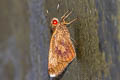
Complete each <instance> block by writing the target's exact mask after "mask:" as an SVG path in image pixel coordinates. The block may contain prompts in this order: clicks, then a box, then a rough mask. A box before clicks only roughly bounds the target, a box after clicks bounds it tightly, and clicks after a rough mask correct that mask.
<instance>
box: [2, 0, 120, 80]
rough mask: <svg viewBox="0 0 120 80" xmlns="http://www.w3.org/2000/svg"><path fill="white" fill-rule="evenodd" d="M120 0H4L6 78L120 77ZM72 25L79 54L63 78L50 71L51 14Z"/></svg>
mask: <svg viewBox="0 0 120 80" xmlns="http://www.w3.org/2000/svg"><path fill="white" fill-rule="evenodd" d="M119 4H120V2H119V0H74V1H73V0H10V1H9V0H1V1H0V32H1V33H0V80H120V76H119V75H120V43H119V41H120V36H119V34H120V33H119V29H120V26H119V24H120V23H119V21H120V9H119ZM67 10H72V11H73V13H72V14H71V16H70V17H69V18H68V19H67V21H70V20H72V19H74V18H76V17H78V18H79V20H78V21H76V22H74V23H73V24H71V25H69V27H68V29H69V31H70V34H71V38H72V40H73V43H74V45H75V48H76V53H77V57H76V58H75V59H74V61H73V62H72V63H71V64H70V65H69V66H68V68H67V69H66V70H65V73H64V74H63V75H62V76H60V77H58V78H49V76H48V72H47V62H48V51H49V41H50V38H51V35H52V32H51V26H50V20H51V19H52V18H53V17H57V18H60V17H61V16H62V15H63V14H64V13H65V12H66V11H67Z"/></svg>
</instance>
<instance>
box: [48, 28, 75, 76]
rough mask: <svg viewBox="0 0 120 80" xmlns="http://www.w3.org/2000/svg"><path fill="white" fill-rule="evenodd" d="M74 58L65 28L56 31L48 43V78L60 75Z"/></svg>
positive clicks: (72, 48) (73, 51)
mask: <svg viewBox="0 0 120 80" xmlns="http://www.w3.org/2000/svg"><path fill="white" fill-rule="evenodd" d="M75 56H76V53H75V50H74V47H73V44H72V41H71V40H70V34H69V32H68V30H67V28H64V30H61V29H59V30H56V31H55V32H54V33H53V35H52V38H51V42H50V50H49V59H48V72H49V75H50V77H56V76H58V75H59V74H60V73H62V72H63V71H64V69H65V68H66V67H67V65H68V64H69V63H70V62H71V61H72V60H73V59H74V58H75Z"/></svg>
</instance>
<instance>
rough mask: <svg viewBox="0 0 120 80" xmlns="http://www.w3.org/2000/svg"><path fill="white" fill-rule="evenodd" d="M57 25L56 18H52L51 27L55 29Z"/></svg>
mask: <svg viewBox="0 0 120 80" xmlns="http://www.w3.org/2000/svg"><path fill="white" fill-rule="evenodd" d="M58 24H59V20H58V19H57V18H53V19H52V20H51V25H52V27H56V26H57V25H58Z"/></svg>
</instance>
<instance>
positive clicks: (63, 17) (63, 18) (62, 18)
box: [61, 11, 72, 21]
mask: <svg viewBox="0 0 120 80" xmlns="http://www.w3.org/2000/svg"><path fill="white" fill-rule="evenodd" d="M68 12H69V11H67V12H66V13H65V14H64V15H63V16H62V17H61V20H62V21H65V19H66V18H67V17H68V16H69V15H70V14H71V13H72V11H70V12H69V13H68Z"/></svg>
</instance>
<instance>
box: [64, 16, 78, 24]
mask: <svg viewBox="0 0 120 80" xmlns="http://www.w3.org/2000/svg"><path fill="white" fill-rule="evenodd" d="M76 20H77V18H75V19H73V20H72V21H70V22H64V24H66V25H69V24H71V23H73V22H74V21H76Z"/></svg>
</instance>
